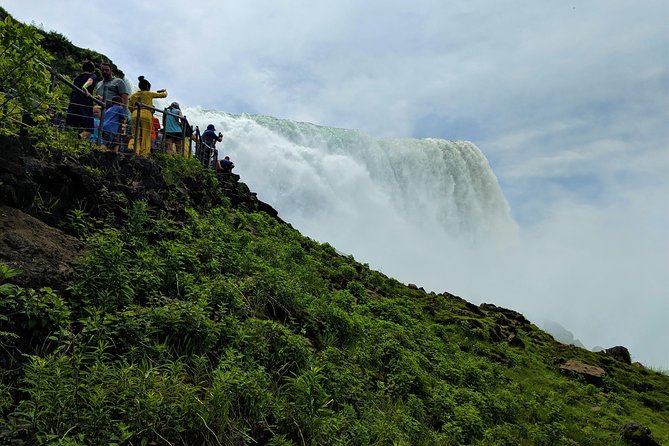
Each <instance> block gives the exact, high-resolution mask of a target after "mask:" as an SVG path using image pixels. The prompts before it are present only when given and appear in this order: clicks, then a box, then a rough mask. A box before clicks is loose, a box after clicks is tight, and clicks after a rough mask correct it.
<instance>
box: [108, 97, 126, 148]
mask: <svg viewBox="0 0 669 446" xmlns="http://www.w3.org/2000/svg"><path fill="white" fill-rule="evenodd" d="M112 104H113V105H112V106H111V107H110V108H109V109H108V110H107V111H105V116H104V119H103V121H102V149H103V150H105V149H111V150H113V151H114V152H118V149H119V144H120V143H121V142H122V141H121V138H123V135H122V132H121V131H120V130H121V129H122V126H123V124H125V121H126V118H127V114H126V110H125V107H124V106H123V102H122V99H121V97H120V96H114V97H113V98H112Z"/></svg>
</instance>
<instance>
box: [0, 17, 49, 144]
mask: <svg viewBox="0 0 669 446" xmlns="http://www.w3.org/2000/svg"><path fill="white" fill-rule="evenodd" d="M43 38H44V37H43V36H42V34H41V33H40V32H39V31H38V30H37V29H36V28H34V27H32V26H26V25H23V24H21V23H19V22H17V21H15V20H14V19H12V18H11V17H9V16H7V17H5V19H4V20H3V21H0V132H1V133H3V134H9V135H15V134H17V133H18V131H19V129H21V128H22V127H23V128H24V129H26V130H27V129H28V127H30V126H38V127H39V125H40V124H46V123H48V122H49V117H48V109H49V105H50V104H53V103H54V102H55V101H56V99H57V98H56V96H57V95H56V94H55V93H53V92H52V91H51V88H50V87H51V81H50V76H51V74H50V72H49V69H48V66H47V65H46V64H48V63H49V62H50V61H51V56H50V55H49V53H48V52H47V51H45V50H44V49H43V48H42V47H41V46H40V44H39V42H40V41H41V40H42V39H43Z"/></svg>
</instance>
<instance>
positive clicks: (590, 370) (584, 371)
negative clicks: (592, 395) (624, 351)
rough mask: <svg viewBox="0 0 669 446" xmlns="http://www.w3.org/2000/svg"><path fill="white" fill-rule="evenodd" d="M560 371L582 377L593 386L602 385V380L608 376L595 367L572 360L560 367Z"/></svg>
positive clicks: (602, 370)
mask: <svg viewBox="0 0 669 446" xmlns="http://www.w3.org/2000/svg"><path fill="white" fill-rule="evenodd" d="M560 369H562V370H564V371H566V372H570V373H576V374H578V375H581V376H583V377H584V378H585V380H586V381H587V382H589V383H591V384H595V385H601V384H602V378H604V376H605V375H606V371H604V369H602V368H600V367H596V366H594V365H589V364H585V363H583V362H580V361H577V360H575V359H570V360H568V361H566V362H565V363H563V364H562V365H560Z"/></svg>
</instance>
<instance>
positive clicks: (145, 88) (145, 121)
mask: <svg viewBox="0 0 669 446" xmlns="http://www.w3.org/2000/svg"><path fill="white" fill-rule="evenodd" d="M138 79H139V91H136V92H135V93H133V94H132V96H130V99H128V108H130V111H131V112H132V122H133V125H132V128H131V131H132V138H131V140H130V145H131V147H133V148H134V149H135V153H136V154H137V155H142V156H149V154H150V153H151V128H152V127H153V110H150V109H148V108H144V107H142V110H141V112H140V113H139V116H137V108H138V107H137V103H138V102H141V103H142V104H143V105H148V106H149V107H153V99H155V98H166V97H167V90H165V89H162V90H158V91H155V92H154V91H150V90H151V82H149V81H148V80H146V79H145V78H144V76H139V78H138ZM136 119H139V126H138V125H137V124H136V123H137V121H136ZM135 133H137V134H135ZM135 141H137V143H136V144H135Z"/></svg>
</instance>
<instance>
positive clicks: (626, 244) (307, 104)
mask: <svg viewBox="0 0 669 446" xmlns="http://www.w3.org/2000/svg"><path fill="white" fill-rule="evenodd" d="M96 5H98V6H96ZM2 6H3V7H4V8H5V9H7V11H8V12H9V13H10V14H12V15H13V16H14V17H15V18H17V19H19V20H21V21H23V22H26V23H31V22H34V24H37V25H42V27H43V28H44V29H45V30H56V31H58V32H60V33H62V34H64V35H65V36H66V37H68V38H69V39H70V40H71V41H72V42H73V43H74V44H75V45H77V46H81V47H87V48H91V49H94V50H96V51H99V52H101V53H103V54H105V55H107V56H109V57H110V58H111V59H112V60H113V61H114V62H115V63H116V64H117V65H118V66H119V67H121V69H122V70H123V71H124V72H125V73H126V75H127V76H128V77H129V78H130V79H131V81H133V82H136V80H137V76H139V75H144V76H146V78H147V79H149V80H150V81H151V82H152V84H153V87H154V88H155V89H158V88H167V89H168V91H169V92H170V99H173V100H178V101H179V102H181V103H182V105H183V104H186V105H200V106H202V107H204V108H211V109H217V110H223V111H227V112H231V113H243V112H246V113H254V114H265V115H271V116H275V117H279V118H288V119H294V120H301V121H308V122H312V123H316V124H321V125H327V126H334V127H343V128H351V129H359V130H363V131H365V132H367V133H369V134H370V135H372V136H398V137H419V138H422V137H438V138H446V139H461V140H470V141H472V142H474V143H475V144H476V145H477V146H478V147H480V149H481V150H482V151H483V153H484V154H485V155H486V156H487V158H488V159H489V160H490V162H491V165H492V167H493V170H494V171H495V173H496V175H497V177H498V178H499V181H500V184H501V187H502V189H503V192H504V194H505V196H506V197H507V199H508V201H509V204H510V207H511V210H512V213H513V215H514V218H515V219H516V220H517V221H518V223H519V224H520V227H521V230H523V231H526V232H527V233H528V234H531V236H532V237H535V238H537V239H542V237H548V234H550V240H551V241H552V244H551V248H549V249H547V252H549V253H554V255H555V256H556V258H555V263H556V264H557V263H560V262H568V261H570V260H569V259H567V258H565V257H560V252H561V250H562V249H564V246H561V245H560V244H561V243H564V245H565V246H573V247H575V248H578V247H590V246H592V247H593V248H592V249H597V250H600V251H599V252H600V254H599V255H597V256H593V259H592V262H593V263H597V268H596V269H597V270H598V271H600V272H601V273H602V277H601V281H607V280H609V279H608V278H607V277H606V272H607V271H608V273H609V274H614V275H615V274H623V272H622V270H629V268H632V269H633V270H634V273H633V274H630V273H629V272H628V273H627V274H628V276H629V279H626V281H625V287H628V288H629V290H628V291H626V292H627V293H628V294H627V295H628V296H629V301H626V302H618V301H616V302H612V304H615V305H635V304H634V302H640V301H642V300H643V299H650V300H652V301H653V302H654V304H653V306H652V307H649V308H653V309H654V310H653V312H652V317H654V318H655V324H656V326H657V327H658V330H657V331H658V338H659V339H660V342H661V344H660V345H661V346H662V347H661V349H662V350H664V351H660V352H659V355H660V357H661V359H659V360H658V361H657V362H656V363H657V364H662V365H663V366H664V367H665V368H668V369H669V352H667V351H666V350H667V349H668V348H669V347H668V346H669V31H668V30H669V2H667V0H641V1H639V0H629V1H627V0H591V1H583V0H574V1H569V2H560V1H548V0H543V1H542V0H538V1H531V2H530V1H510V0H500V1H493V0H486V1H484V0H463V1H449V2H445V1H442V0H412V1H408V0H407V1H396V0H383V1H380V0H378V1H377V0H368V1H359V0H355V1H354V0H337V1H329V0H326V1H306V0H284V1H269V0H244V1H237V2H222V1H191V2H182V1H174V0H164V1H162V2H137V1H132V2H131V1H126V0H118V1H115V2H113V5H112V4H109V5H107V4H105V5H102V4H98V3H94V2H81V1H72V0H59V1H53V0H30V1H26V0H2ZM96 8H97V9H96ZM546 243H548V242H546ZM582 249H583V250H584V251H588V249H590V248H582ZM571 254H572V255H573V251H572V252H571ZM588 257H589V254H588V252H584V253H583V256H582V258H588ZM607 257H610V258H616V259H617V263H616V265H615V267H614V266H612V267H611V268H608V266H609V265H602V264H601V263H602V259H606V258H607ZM556 267H557V266H556ZM635 268H636V269H635ZM637 270H638V271H637ZM574 274H575V275H579V274H587V271H575V272H574ZM637 278H638V279H637ZM606 288H607V287H603V288H600V289H599V291H598V289H596V287H593V290H592V292H593V293H598V292H604V291H603V290H605V289H606ZM616 288H618V289H619V288H620V287H619V286H617V287H616ZM658 301H659V303H658ZM589 317H592V316H589ZM636 322H637V323H639V321H636ZM656 359H657V358H656Z"/></svg>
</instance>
